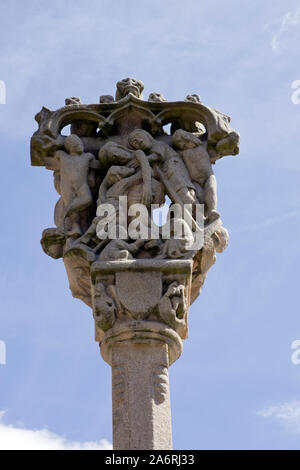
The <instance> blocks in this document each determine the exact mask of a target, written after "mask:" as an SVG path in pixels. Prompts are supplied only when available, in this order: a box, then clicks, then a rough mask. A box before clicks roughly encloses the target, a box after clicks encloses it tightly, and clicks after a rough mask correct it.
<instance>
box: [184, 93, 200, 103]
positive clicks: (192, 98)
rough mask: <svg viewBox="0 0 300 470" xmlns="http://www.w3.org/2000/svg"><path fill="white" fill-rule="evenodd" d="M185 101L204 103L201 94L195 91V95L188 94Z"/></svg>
mask: <svg viewBox="0 0 300 470" xmlns="http://www.w3.org/2000/svg"><path fill="white" fill-rule="evenodd" d="M184 101H191V102H192V103H202V101H201V98H200V96H199V95H197V94H196V93H194V94H193V95H187V97H186V98H185V100H184Z"/></svg>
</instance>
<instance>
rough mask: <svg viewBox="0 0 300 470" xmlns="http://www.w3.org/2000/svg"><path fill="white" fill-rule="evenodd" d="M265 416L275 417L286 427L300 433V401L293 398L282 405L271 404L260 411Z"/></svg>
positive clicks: (290, 430)
mask: <svg viewBox="0 0 300 470" xmlns="http://www.w3.org/2000/svg"><path fill="white" fill-rule="evenodd" d="M258 414H259V415H260V416H263V417H264V418H273V419H275V420H276V421H277V422H278V423H280V424H281V425H282V426H284V428H285V429H286V430H287V431H289V432H293V433H297V434H298V433H299V434H300V401H297V400H293V401H291V402H286V403H283V404H282V405H277V406H271V407H269V408H265V409H264V410H261V411H259V412H258Z"/></svg>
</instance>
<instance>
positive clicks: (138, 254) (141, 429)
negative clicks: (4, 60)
mask: <svg viewBox="0 0 300 470" xmlns="http://www.w3.org/2000/svg"><path fill="white" fill-rule="evenodd" d="M143 89H144V85H143V83H142V82H141V81H139V80H135V79H132V78H127V79H124V80H121V81H119V82H118V83H117V90H116V96H115V99H114V98H113V97H112V96H110V95H102V96H101V97H100V103H99V104H92V105H85V104H82V102H81V100H80V98H77V97H72V98H68V99H66V105H65V106H64V107H62V108H60V109H58V110H56V111H50V110H49V109H47V108H42V110H41V111H40V112H39V113H38V114H37V115H36V117H35V118H36V121H37V122H38V125H39V128H38V130H37V131H36V132H35V133H34V135H33V136H32V139H31V163H32V165H33V166H41V165H44V166H45V167H46V168H47V169H50V170H53V171H54V185H55V188H56V190H57V192H58V193H59V195H60V198H59V200H58V202H57V204H56V207H55V211H54V221H55V227H51V228H47V229H46V230H44V231H43V234H42V240H41V244H42V247H43V249H44V251H45V252H46V253H47V254H48V255H49V256H52V257H53V258H63V261H64V264H65V267H66V271H67V275H68V278H69V284H70V289H71V292H72V294H73V296H74V297H76V298H78V299H81V300H82V301H83V302H85V303H86V304H87V305H89V306H90V307H91V308H92V310H93V315H94V320H95V338H96V341H98V342H99V344H100V349H101V354H102V357H103V359H104V360H105V361H106V362H108V364H110V365H111V366H112V391H113V434H114V435H113V441H114V448H115V449H171V448H172V432H171V413H170V401H169V379H168V368H169V366H170V365H171V364H172V363H173V362H174V361H175V360H177V359H178V358H179V356H180V355H181V352H182V341H183V340H184V339H185V338H186V337H187V330H188V321H187V317H188V310H189V306H190V305H191V303H192V302H193V301H194V300H195V299H196V298H197V296H198V295H199V294H200V291H201V288H202V286H203V283H204V281H205V277H206V273H207V271H208V270H209V268H210V267H211V266H212V265H213V264H214V263H215V260H216V252H222V251H223V250H224V249H225V248H226V246H227V243H228V233H227V230H226V229H225V228H224V227H223V224H222V221H221V218H220V214H219V212H218V208H217V185H216V178H215V175H214V172H213V165H214V164H215V162H216V161H217V160H218V159H219V158H221V157H223V156H225V155H236V154H238V151H239V135H238V134H237V133H236V132H235V131H234V130H232V129H231V128H230V125H229V123H230V118H229V117H228V116H226V115H225V114H223V113H221V112H220V111H217V110H216V109H212V108H209V107H207V106H205V105H204V104H203V103H202V102H201V100H200V98H199V95H196V94H194V95H188V96H187V97H186V99H185V100H182V101H176V102H168V101H167V100H166V99H165V98H164V97H163V96H162V95H161V94H160V93H151V94H150V96H149V99H148V101H144V100H143V97H142V91H143ZM69 124H70V125H71V135H69V136H64V135H62V134H61V131H62V129H63V128H64V127H65V126H67V125H69ZM167 124H169V125H170V132H169V133H167V132H165V130H164V126H166V125H167ZM167 197H168V198H169V199H170V201H171V203H172V204H171V206H170V208H169V213H168V218H167V222H166V223H165V224H164V225H163V226H160V227H159V226H158V225H156V224H155V223H154V219H153V212H154V210H155V208H159V207H161V206H163V205H164V204H165V202H166V198H167Z"/></svg>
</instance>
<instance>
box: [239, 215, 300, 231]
mask: <svg viewBox="0 0 300 470" xmlns="http://www.w3.org/2000/svg"><path fill="white" fill-rule="evenodd" d="M299 216H300V211H292V212H288V213H287V214H282V215H278V216H277V217H269V218H268V219H265V220H263V221H262V222H257V223H255V224H251V225H247V226H246V227H241V228H240V229H236V230H234V229H232V230H231V233H244V232H255V231H257V230H262V229H264V228H268V227H271V226H273V225H276V224H281V223H283V222H284V221H285V220H288V219H293V218H297V217H299Z"/></svg>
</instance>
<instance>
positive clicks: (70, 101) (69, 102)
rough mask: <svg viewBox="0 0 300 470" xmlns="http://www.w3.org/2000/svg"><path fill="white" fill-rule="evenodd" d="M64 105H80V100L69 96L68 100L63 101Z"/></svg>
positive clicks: (77, 97)
mask: <svg viewBox="0 0 300 470" xmlns="http://www.w3.org/2000/svg"><path fill="white" fill-rule="evenodd" d="M65 104H66V106H69V105H70V104H81V99H80V98H79V96H71V97H70V98H66V99H65Z"/></svg>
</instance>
